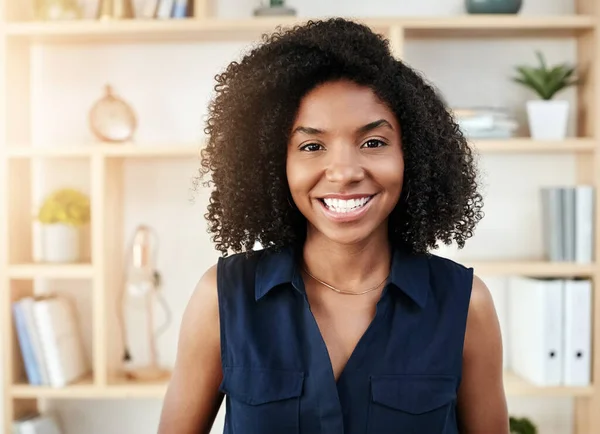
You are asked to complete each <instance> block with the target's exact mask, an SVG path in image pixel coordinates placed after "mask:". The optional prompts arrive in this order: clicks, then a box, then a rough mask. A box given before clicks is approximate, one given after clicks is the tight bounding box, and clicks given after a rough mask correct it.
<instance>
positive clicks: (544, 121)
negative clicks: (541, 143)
mask: <svg viewBox="0 0 600 434" xmlns="http://www.w3.org/2000/svg"><path fill="white" fill-rule="evenodd" d="M527 117H528V120H529V131H530V133H531V138H532V139H535V140H563V139H564V138H565V137H566V136H567V122H568V120H569V102H568V101H562V100H549V101H544V100H535V101H527Z"/></svg>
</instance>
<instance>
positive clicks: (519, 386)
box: [504, 371, 594, 396]
mask: <svg viewBox="0 0 600 434" xmlns="http://www.w3.org/2000/svg"><path fill="white" fill-rule="evenodd" d="M504 389H505V392H506V394H507V395H509V396H591V395H593V394H594V388H593V387H592V386H581V387H578V386H577V387H573V386H536V385H534V384H531V383H529V382H528V381H525V380H523V379H522V378H521V377H519V376H518V375H516V374H515V373H513V372H511V371H506V372H504Z"/></svg>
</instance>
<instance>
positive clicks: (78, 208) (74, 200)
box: [37, 188, 90, 226]
mask: <svg viewBox="0 0 600 434" xmlns="http://www.w3.org/2000/svg"><path fill="white" fill-rule="evenodd" d="M37 218H38V220H39V221H40V222H41V223H45V224H52V223H63V224H67V225H71V226H81V225H83V224H85V223H88V222H89V221H90V203H89V199H88V197H87V196H86V195H85V194H83V193H81V192H79V191H77V190H75V189H72V188H63V189H60V190H57V191H55V192H54V193H52V194H51V195H49V196H48V197H47V198H46V200H45V201H44V203H43V204H42V206H41V208H40V210H39V212H38V215H37Z"/></svg>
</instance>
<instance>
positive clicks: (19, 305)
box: [12, 296, 90, 387]
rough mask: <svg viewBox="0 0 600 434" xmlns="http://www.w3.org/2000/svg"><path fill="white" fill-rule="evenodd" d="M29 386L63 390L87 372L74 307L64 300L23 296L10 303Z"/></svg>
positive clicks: (86, 362)
mask: <svg viewBox="0 0 600 434" xmlns="http://www.w3.org/2000/svg"><path fill="white" fill-rule="evenodd" d="M12 310H13V317H14V322H15V328H16V330H17V336H18V343H19V347H20V350H21V355H22V357H23V363H24V365H25V373H26V377H27V381H28V382H29V384H31V385H36V386H51V387H63V386H66V385H68V384H70V383H72V382H73V381H75V380H77V379H79V378H81V377H82V376H84V375H86V374H87V373H89V371H90V363H89V362H88V360H87V359H86V356H85V352H84V348H83V343H82V339H81V336H80V333H79V332H80V331H79V327H78V324H77V320H76V315H75V310H74V307H73V306H72V305H71V302H70V301H69V300H68V299H67V298H65V297H59V296H46V297H24V298H23V299H21V300H18V301H16V302H13V304H12Z"/></svg>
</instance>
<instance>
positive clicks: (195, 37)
mask: <svg viewBox="0 0 600 434" xmlns="http://www.w3.org/2000/svg"><path fill="white" fill-rule="evenodd" d="M324 18H328V17H325V16H324V17H260V18H254V17H252V18H246V19H193V18H188V19H180V20H143V19H134V20H116V21H104V22H101V21H97V20H93V19H85V20H78V21H66V22H36V21H26V22H12V23H8V24H7V25H6V29H5V32H6V34H7V36H9V37H16V38H26V39H31V40H32V41H35V42H44V43H73V44H79V43H89V42H169V41H200V40H204V41H225V40H247V39H250V38H258V37H259V36H260V35H261V34H263V33H265V32H270V31H272V30H274V29H275V27H276V26H278V25H282V26H285V27H287V26H291V25H294V24H301V23H304V22H306V21H307V20H309V19H324ZM352 18H355V19H356V20H357V21H361V22H363V23H365V24H367V25H369V26H370V27H372V28H373V29H374V30H376V31H381V32H385V31H386V30H387V29H388V28H389V27H390V26H401V27H404V28H405V29H406V35H407V37H416V38H420V37H454V36H455V37H464V36H510V37H515V36H528V35H531V36H534V35H535V36H552V37H557V36H561V35H565V36H570V35H576V34H578V33H580V32H582V31H586V30H591V29H593V28H594V27H595V25H596V22H595V19H594V18H593V17H591V16H586V15H554V16H527V15H522V14H520V15H467V14H464V15H455V16H446V17H427V16H425V17H382V18H366V17H365V18H361V17H352Z"/></svg>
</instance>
